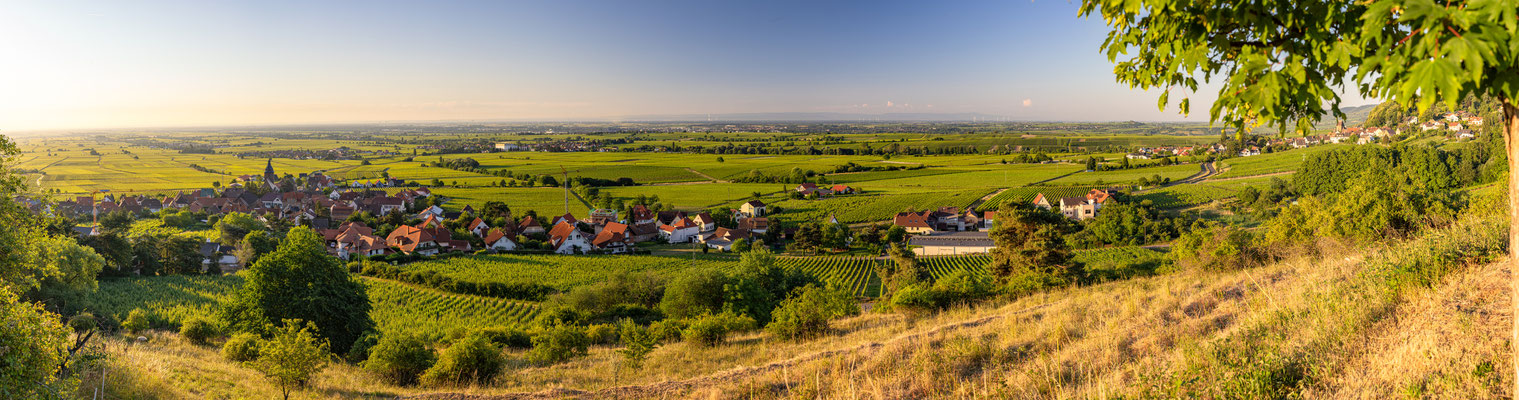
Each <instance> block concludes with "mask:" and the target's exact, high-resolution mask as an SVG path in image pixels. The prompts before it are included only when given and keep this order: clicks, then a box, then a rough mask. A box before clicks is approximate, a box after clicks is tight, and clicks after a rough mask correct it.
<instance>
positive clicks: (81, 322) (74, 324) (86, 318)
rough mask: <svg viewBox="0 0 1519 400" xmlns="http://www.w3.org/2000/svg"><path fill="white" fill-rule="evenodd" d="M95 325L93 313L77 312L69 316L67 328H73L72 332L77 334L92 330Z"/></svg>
mask: <svg viewBox="0 0 1519 400" xmlns="http://www.w3.org/2000/svg"><path fill="white" fill-rule="evenodd" d="M97 325H98V324H97V323H96V322H95V314H91V313H79V314H78V315H75V316H73V317H70V318H69V328H70V329H73V330H74V333H77V334H81V335H82V334H84V333H85V332H89V331H93V330H95V327H96V326H97Z"/></svg>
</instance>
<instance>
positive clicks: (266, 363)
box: [249, 319, 329, 400]
mask: <svg viewBox="0 0 1519 400" xmlns="http://www.w3.org/2000/svg"><path fill="white" fill-rule="evenodd" d="M265 330H267V331H270V332H273V335H272V336H271V337H270V338H269V340H266V341H264V343H263V345H261V346H259V349H258V350H259V351H258V359H256V360H254V361H253V362H252V363H249V366H251V367H253V369H254V370H257V371H258V372H261V373H263V374H264V376H265V377H268V378H269V380H272V381H274V384H275V385H278V386H279V387H280V393H281V394H283V395H284V396H285V400H289V399H290V390H291V389H295V388H299V387H302V386H305V385H306V383H307V382H310V381H311V376H312V375H316V374H317V373H318V372H321V371H322V369H324V368H326V367H327V358H328V357H329V353H328V348H327V341H326V340H321V339H319V338H317V336H316V335H315V334H314V333H313V332H312V331H315V330H317V327H316V325H315V324H312V323H310V322H306V323H304V324H303V323H302V322H301V321H300V320H293V319H287V320H285V321H284V325H283V326H280V327H277V328H276V327H274V326H269V327H267V329H265Z"/></svg>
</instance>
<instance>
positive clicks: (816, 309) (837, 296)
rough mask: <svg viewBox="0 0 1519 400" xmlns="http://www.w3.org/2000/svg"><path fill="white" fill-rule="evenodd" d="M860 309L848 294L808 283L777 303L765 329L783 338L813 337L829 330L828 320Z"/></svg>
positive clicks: (857, 312)
mask: <svg viewBox="0 0 1519 400" xmlns="http://www.w3.org/2000/svg"><path fill="white" fill-rule="evenodd" d="M859 313H860V306H859V305H857V304H855V302H854V299H853V298H852V297H850V296H849V294H847V293H844V292H841V291H838V290H831V289H827V288H822V287H818V286H816V285H807V286H804V287H802V288H801V289H798V290H797V291H796V294H794V295H792V296H791V298H789V299H786V300H785V301H782V302H781V305H780V306H779V307H776V309H775V312H773V313H771V314H770V315H771V320H770V324H769V325H766V326H765V330H767V331H769V332H770V333H771V334H774V335H775V336H777V337H780V338H785V339H807V338H813V337H818V336H822V335H823V334H826V333H828V320H830V319H834V318H838V317H842V316H846V315H856V314H859Z"/></svg>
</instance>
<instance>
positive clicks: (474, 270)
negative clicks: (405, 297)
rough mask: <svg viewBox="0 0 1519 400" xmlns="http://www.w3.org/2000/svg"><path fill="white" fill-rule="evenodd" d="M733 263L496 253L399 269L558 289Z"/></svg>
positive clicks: (676, 258)
mask: <svg viewBox="0 0 1519 400" xmlns="http://www.w3.org/2000/svg"><path fill="white" fill-rule="evenodd" d="M733 265H735V262H733V261H726V260H712V259H702V260H697V261H694V262H693V261H692V260H691V259H689V258H680V257H665V256H633V255H583V256H568V255H557V254H555V255H548V254H538V255H518V254H495V255H480V256H463V257H451V258H444V259H438V260H432V261H424V262H418V263H412V264H406V265H404V266H402V267H401V268H402V269H405V270H407V271H433V272H436V273H438V274H439V275H443V276H447V277H449V278H453V279H454V280H459V281H471V282H495V283H537V284H541V285H546V286H549V287H553V288H555V289H559V290H569V289H570V288H573V287H575V286H580V285H585V284H591V283H596V282H601V281H604V280H607V279H608V278H610V277H612V276H613V275H615V274H617V273H620V272H644V271H649V272H654V273H656V274H660V275H668V273H669V272H673V271H679V270H683V269H689V268H697V267H714V268H719V269H727V268H730V267H731V266H733Z"/></svg>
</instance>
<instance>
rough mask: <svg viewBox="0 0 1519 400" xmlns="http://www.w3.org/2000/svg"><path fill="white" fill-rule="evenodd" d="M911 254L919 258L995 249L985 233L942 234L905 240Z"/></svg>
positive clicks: (994, 244)
mask: <svg viewBox="0 0 1519 400" xmlns="http://www.w3.org/2000/svg"><path fill="white" fill-rule="evenodd" d="M907 244H908V245H909V246H911V247H912V252H913V253H914V254H917V255H920V256H941V255H957V254H976V253H986V252H990V251H991V250H992V248H994V247H997V245H996V243H994V242H993V241H992V239H991V238H990V237H987V235H986V232H944V233H937V234H932V235H923V236H913V237H912V238H910V239H908V240H907Z"/></svg>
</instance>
